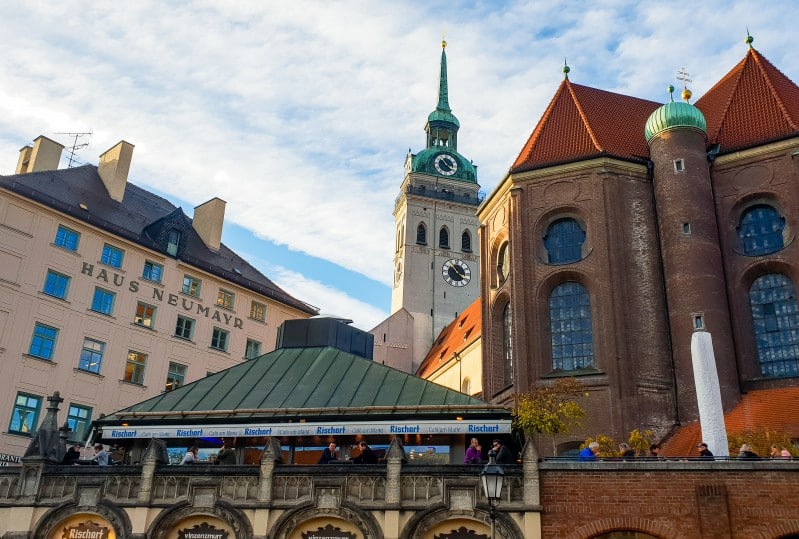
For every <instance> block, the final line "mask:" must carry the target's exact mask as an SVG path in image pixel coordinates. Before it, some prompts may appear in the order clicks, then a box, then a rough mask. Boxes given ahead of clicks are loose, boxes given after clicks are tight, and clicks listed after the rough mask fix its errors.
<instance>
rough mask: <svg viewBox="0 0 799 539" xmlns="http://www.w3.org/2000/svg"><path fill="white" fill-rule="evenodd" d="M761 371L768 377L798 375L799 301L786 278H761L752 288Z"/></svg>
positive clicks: (756, 280) (751, 304)
mask: <svg viewBox="0 0 799 539" xmlns="http://www.w3.org/2000/svg"><path fill="white" fill-rule="evenodd" d="M749 303H750V307H751V309H752V322H753V323H754V330H755V341H756V343H757V355H758V360H759V362H760V372H761V374H762V375H763V376H767V377H784V376H799V302H797V297H796V287H795V286H794V284H793V282H792V281H791V280H790V279H789V278H788V277H787V276H785V275H782V274H779V273H771V274H767V275H763V276H762V277H758V278H757V279H755V281H754V282H753V283H752V286H751V287H750V288H749Z"/></svg>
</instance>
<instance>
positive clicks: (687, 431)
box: [663, 387, 799, 456]
mask: <svg viewBox="0 0 799 539" xmlns="http://www.w3.org/2000/svg"><path fill="white" fill-rule="evenodd" d="M798 408H799V387H786V388H780V389H759V390H755V391H749V392H748V393H745V394H744V395H743V396H742V398H741V402H739V403H738V405H737V406H736V407H735V408H733V409H732V410H730V411H729V412H728V413H726V414H724V423H725V426H726V427H727V432H728V433H730V432H744V431H747V430H758V429H768V430H771V431H778V432H787V433H789V434H791V435H792V437H794V438H799V414H797V409H798ZM701 441H702V428H701V426H700V424H699V423H698V422H697V423H691V424H689V425H683V426H682V427H680V428H679V429H678V430H677V431H676V432H675V433H674V434H673V435H672V436H670V437H669V438H668V440H666V441H665V442H664V443H663V452H664V454H665V455H666V456H697V455H698V454H699V451H698V450H697V448H696V446H697V444H699V442H701Z"/></svg>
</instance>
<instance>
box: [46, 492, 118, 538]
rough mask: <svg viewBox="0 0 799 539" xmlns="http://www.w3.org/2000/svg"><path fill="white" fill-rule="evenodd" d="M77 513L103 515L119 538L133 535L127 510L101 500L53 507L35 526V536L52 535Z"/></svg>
mask: <svg viewBox="0 0 799 539" xmlns="http://www.w3.org/2000/svg"><path fill="white" fill-rule="evenodd" d="M77 514H86V515H97V516H99V517H102V518H103V519H104V520H105V521H106V522H108V523H109V524H111V526H113V527H114V532H115V533H116V536H117V539H128V538H129V537H131V536H132V533H133V526H132V525H131V522H130V518H129V517H128V514H127V513H126V512H125V510H124V509H121V508H120V507H117V506H116V505H114V504H112V503H110V502H109V501H107V500H100V501H99V502H97V504H96V505H94V504H93V505H77V504H75V503H73V502H69V503H64V504H61V505H58V506H56V507H53V508H52V509H51V510H50V511H48V512H47V513H45V514H44V515H43V516H42V518H41V519H40V520H39V522H38V523H37V525H36V526H35V527H34V529H33V537H51V536H52V535H53V533H55V532H56V531H57V528H58V527H59V526H60V525H61V523H63V522H64V521H65V520H67V519H68V518H70V517H73V516H75V515H77Z"/></svg>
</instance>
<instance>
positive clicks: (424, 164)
mask: <svg viewBox="0 0 799 539" xmlns="http://www.w3.org/2000/svg"><path fill="white" fill-rule="evenodd" d="M441 153H446V154H448V155H451V156H452V157H453V158H454V159H455V161H457V162H458V171H457V172H456V173H455V174H453V175H452V176H443V175H442V174H439V173H438V171H436V169H435V166H433V162H434V160H435V158H436V156H437V155H438V154H441ZM411 170H412V171H413V172H425V173H427V174H433V175H435V176H442V177H444V178H449V179H451V180H461V181H465V182H469V183H477V169H476V168H475V167H474V165H473V164H472V162H471V161H469V160H468V159H466V158H465V157H463V156H462V155H461V154H460V153H458V152H456V151H453V150H445V149H443V148H439V147H436V146H433V147H431V148H425V149H424V150H422V151H421V152H419V153H418V154H416V155H414V156H413V162H412V163H411Z"/></svg>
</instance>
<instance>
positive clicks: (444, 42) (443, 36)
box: [441, 30, 447, 49]
mask: <svg viewBox="0 0 799 539" xmlns="http://www.w3.org/2000/svg"><path fill="white" fill-rule="evenodd" d="M441 48H442V49H446V48H447V31H446V30H442V31H441Z"/></svg>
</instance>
